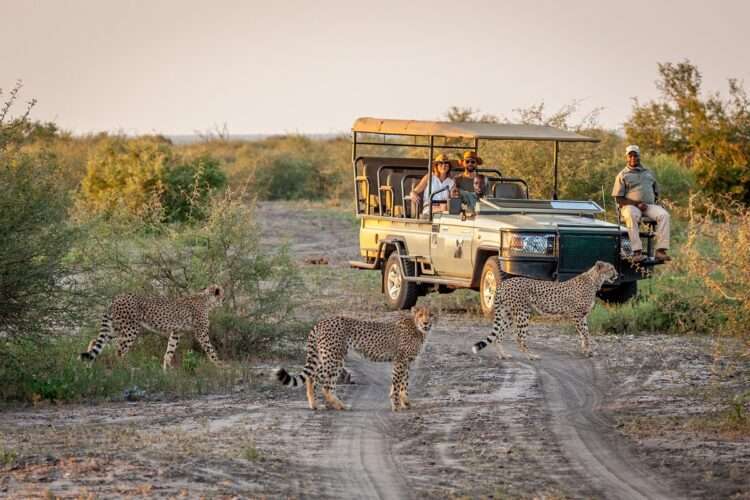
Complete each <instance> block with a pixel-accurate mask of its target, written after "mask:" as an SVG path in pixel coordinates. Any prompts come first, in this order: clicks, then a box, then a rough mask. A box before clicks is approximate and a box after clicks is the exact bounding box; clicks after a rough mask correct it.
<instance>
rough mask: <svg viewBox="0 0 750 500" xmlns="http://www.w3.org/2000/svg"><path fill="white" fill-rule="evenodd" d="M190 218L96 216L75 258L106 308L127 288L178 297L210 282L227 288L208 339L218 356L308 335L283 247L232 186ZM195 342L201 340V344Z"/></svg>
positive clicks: (254, 352) (270, 347) (290, 263)
mask: <svg viewBox="0 0 750 500" xmlns="http://www.w3.org/2000/svg"><path fill="white" fill-rule="evenodd" d="M208 207H209V208H208V209H207V218H206V219H205V220H203V221H197V222H196V223H194V224H190V225H179V224H168V223H165V222H162V221H159V220H155V219H153V218H147V219H146V220H142V219H137V218H133V217H125V218H118V217H110V218H108V219H106V220H105V219H101V218H100V219H95V220H93V221H91V222H90V223H89V230H88V231H89V235H90V238H89V239H87V240H86V241H84V242H81V244H80V245H79V246H77V247H76V249H75V252H74V256H73V258H75V259H76V260H78V261H79V262H81V265H82V266H83V268H84V269H85V270H86V272H87V274H88V275H89V276H91V279H90V280H89V281H88V287H89V288H88V290H87V293H88V294H90V295H91V296H94V297H99V298H100V300H101V307H105V306H106V304H107V302H108V301H109V300H110V298H111V297H112V296H113V295H114V294H116V293H119V292H122V291H126V290H127V291H140V292H141V293H144V294H149V295H169V296H181V295H186V294H190V293H195V291H196V290H199V289H202V288H204V287H206V286H207V285H209V284H211V283H218V284H221V285H223V286H224V287H225V289H226V298H225V305H224V307H223V308H221V309H220V310H218V311H215V312H214V314H213V316H212V322H211V332H210V335H211V338H212V341H213V342H214V345H215V346H216V347H217V349H218V351H219V354H220V356H223V357H243V356H255V355H258V354H262V353H264V352H267V351H268V350H275V349H277V348H278V349H285V348H286V347H287V343H288V340H289V339H290V338H293V339H297V338H299V337H300V336H301V335H302V334H303V330H302V329H301V327H300V325H298V324H297V323H296V321H295V320H294V316H293V311H294V308H295V306H296V304H297V301H298V300H299V297H301V296H302V294H301V293H300V289H301V287H302V286H303V284H302V283H301V281H300V278H299V272H298V270H297V268H296V266H295V265H294V262H293V261H292V259H291V258H290V257H289V255H288V253H287V252H286V249H285V248H278V249H274V250H270V249H265V248H263V247H262V245H261V241H260V238H259V233H258V229H257V227H256V225H255V224H254V222H253V213H252V210H251V209H250V208H249V207H247V206H246V205H244V204H243V203H241V202H239V201H236V200H234V199H232V196H231V193H227V194H226V195H225V196H223V197H220V198H214V199H213V201H212V202H211V203H209V205H208ZM196 348H197V347H196Z"/></svg>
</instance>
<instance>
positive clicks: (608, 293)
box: [596, 281, 638, 304]
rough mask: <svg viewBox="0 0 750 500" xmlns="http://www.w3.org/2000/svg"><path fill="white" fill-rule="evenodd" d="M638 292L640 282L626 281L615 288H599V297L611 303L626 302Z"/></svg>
mask: <svg viewBox="0 0 750 500" xmlns="http://www.w3.org/2000/svg"><path fill="white" fill-rule="evenodd" d="M637 294H638V282H637V281H626V282H624V283H620V284H619V285H618V286H616V287H615V288H610V289H608V290H599V291H598V292H597V294H596V295H597V297H599V298H600V299H602V300H603V301H604V302H607V303H609V304H624V303H625V302H627V301H628V300H630V299H632V298H633V297H635V296H636V295H637Z"/></svg>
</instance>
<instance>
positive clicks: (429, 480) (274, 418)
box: [0, 204, 750, 499]
mask: <svg viewBox="0 0 750 500" xmlns="http://www.w3.org/2000/svg"><path fill="white" fill-rule="evenodd" d="M292 212H294V214H293V215H294V216H292ZM259 213H260V215H261V219H263V220H264V226H263V227H264V231H265V232H266V233H267V234H269V240H273V239H274V238H276V239H277V241H276V242H275V243H274V244H277V243H279V242H282V240H283V238H282V237H281V236H280V235H284V234H286V235H293V237H288V238H287V239H286V240H287V241H288V242H289V243H290V245H291V249H292V251H293V252H295V255H298V258H299V259H300V261H301V262H303V259H304V258H306V257H308V256H313V257H315V256H321V255H323V256H326V257H327V258H328V259H329V265H327V266H317V267H314V268H311V272H312V271H314V272H313V273H312V274H310V276H314V279H312V280H311V281H310V282H309V283H308V286H311V285H315V286H319V287H320V288H317V289H316V291H317V294H316V299H315V302H313V301H312V299H311V301H310V303H312V304H314V307H311V310H312V309H315V310H316V311H317V314H319V315H324V314H327V313H329V312H332V311H341V312H346V311H363V310H366V311H368V312H369V314H370V315H371V316H375V317H386V316H387V315H389V314H394V313H388V312H387V311H386V310H385V308H384V307H383V304H382V300H381V299H380V296H379V294H378V290H377V289H374V290H372V289H370V288H376V287H373V286H372V285H373V283H376V281H374V282H368V281H366V280H365V281H362V278H361V276H363V275H362V274H356V273H357V272H355V271H350V270H349V269H348V268H347V267H346V261H347V260H348V259H350V258H355V257H356V249H357V247H356V228H355V227H353V224H352V221H351V220H350V219H347V217H345V216H341V214H340V213H334V214H333V215H326V214H329V212H328V211H326V210H325V209H321V208H316V207H303V208H299V207H294V206H289V205H284V204H269V205H264V206H261V207H260V208H259ZM332 246H333V247H334V248H332ZM352 273H355V274H352ZM367 287H370V288H367ZM428 301H432V302H431V303H432V305H433V306H435V307H436V308H441V307H442V309H440V311H441V312H440V319H439V322H438V323H437V325H436V326H435V330H434V331H433V332H432V334H431V335H430V337H429V339H428V342H427V344H426V346H425V349H424V352H423V353H422V355H421V356H420V357H419V358H418V360H417V361H416V362H415V365H414V366H413V367H412V371H411V377H410V397H411V399H412V402H413V406H414V407H413V408H412V409H410V410H408V411H403V412H397V413H394V412H391V411H390V404H389V400H388V388H389V383H390V367H389V365H387V364H377V363H370V362H367V361H363V360H362V359H360V358H359V357H358V356H356V355H352V356H350V359H349V360H348V361H347V367H348V368H349V369H350V371H351V372H352V373H353V378H354V382H355V383H354V384H352V385H342V386H339V389H338V392H339V395H340V396H341V398H342V399H343V400H344V401H345V402H346V403H347V404H348V405H349V406H350V407H351V409H350V410H348V411H345V412H335V411H332V410H325V409H322V410H319V411H315V412H313V411H310V410H309V409H307V404H306V400H305V395H304V391H302V390H293V389H287V388H285V387H281V386H280V385H278V384H276V383H275V382H274V381H273V380H272V376H271V375H272V373H273V368H274V365H275V363H273V364H272V363H267V364H263V365H260V364H259V365H257V366H255V367H254V373H255V376H254V377H253V378H252V380H251V381H250V382H249V383H245V384H242V385H240V386H238V387H236V388H235V389H234V390H233V391H232V392H231V393H229V394H217V395H212V396H204V397H200V398H193V399H170V398H169V397H163V396H154V397H147V398H146V399H145V400H144V401H138V402H125V401H110V402H100V403H96V404H94V403H87V404H67V405H60V406H56V405H40V406H34V407H10V408H4V409H3V410H2V413H0V452H1V453H0V457H2V456H6V457H7V456H10V455H12V456H13V460H7V459H6V460H5V462H6V463H5V465H3V464H2V463H0V497H3V498H48V497H52V498H54V497H61V498H80V497H83V498H88V497H89V496H93V497H95V498H118V497H131V498H149V497H187V498H201V497H205V498H259V497H262V498H399V499H401V498H446V497H448V498H462V497H467V498H490V497H493V498H750V487H749V485H750V481H749V480H748V477H750V446H749V444H750V443H748V441H747V439H746V438H745V437H743V436H734V437H731V436H730V437H727V436H722V435H718V434H715V433H713V434H712V433H708V432H703V431H699V430H695V429H693V428H691V427H687V424H685V423H684V422H686V420H684V419H685V418H686V416H692V415H703V414H707V413H710V412H711V411H712V407H711V404H712V403H711V402H710V401H708V400H706V398H705V397H704V396H703V395H702V394H703V392H701V391H702V389H703V388H705V387H710V386H711V384H713V383H714V382H713V379H712V376H713V375H712V374H713V373H715V372H716V364H715V362H714V361H713V358H712V355H711V353H710V351H711V349H710V345H708V344H707V343H706V342H704V341H702V340H700V339H683V338H670V337H665V336H661V335H643V336H625V335H622V336H606V337H603V336H597V337H595V338H594V339H593V342H594V348H595V351H596V356H595V357H594V358H592V359H588V358H583V357H582V356H580V354H579V353H578V352H577V342H576V340H575V338H574V337H573V336H572V335H571V334H570V333H569V330H566V329H565V328H563V327H561V326H560V325H556V324H544V323H537V324H534V325H532V328H531V335H530V339H529V345H530V347H531V349H532V350H534V351H535V352H536V353H538V354H540V355H541V359H540V360H538V361H533V362H529V361H527V360H525V359H524V358H522V357H521V356H520V355H519V353H518V351H517V350H516V349H515V345H514V344H513V343H512V341H510V340H509V339H506V349H508V350H510V352H512V353H513V354H514V355H515V356H514V359H513V360H506V361H500V360H498V359H497V357H496V355H495V353H494V349H492V348H490V349H486V350H484V351H482V352H481V353H480V354H478V355H475V354H472V352H471V345H472V344H473V343H474V342H475V341H477V340H479V339H481V338H483V337H484V336H486V335H487V333H488V332H489V321H487V320H485V319H483V318H479V317H477V316H474V315H470V314H466V313H465V312H461V311H456V310H455V309H456V308H455V307H454V305H449V306H448V307H443V306H441V302H440V301H439V300H437V299H435V298H434V296H433V297H431V298H429V299H428ZM443 305H444V304H443ZM306 314H313V312H310V311H308V312H306ZM285 364H287V365H288V368H289V369H290V370H291V371H297V370H299V369H300V368H301V364H302V359H301V358H300V359H294V360H287V361H286V362H285ZM729 368H730V367H724V370H725V371H727V370H729ZM735 368H736V370H735V372H733V373H736V375H733V378H731V379H730V380H733V382H731V383H734V384H736V385H740V386H743V385H744V386H746V387H747V386H750V384H748V380H747V373H748V370H747V368H748V367H747V365H742V366H739V368H737V367H735Z"/></svg>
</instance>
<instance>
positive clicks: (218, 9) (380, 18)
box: [0, 0, 750, 134]
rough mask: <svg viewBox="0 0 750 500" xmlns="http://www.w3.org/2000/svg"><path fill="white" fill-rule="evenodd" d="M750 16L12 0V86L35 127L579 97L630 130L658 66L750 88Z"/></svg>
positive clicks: (424, 110) (149, 128)
mask: <svg viewBox="0 0 750 500" xmlns="http://www.w3.org/2000/svg"><path fill="white" fill-rule="evenodd" d="M749 21H750V1H747V0H737V1H713V2H709V1H692V0H690V1H684V0H683V1H659V0H631V1H619V2H614V1H608V0H581V1H576V0H570V1H567V2H563V1H559V0H557V1H552V0H543V1H534V0H516V1H502V0H496V1H461V2H446V1H439V0H433V1H400V2H391V1H387V0H380V1H376V2H361V1H357V0H347V1H335V2H334V1H324V0H320V1H299V2H291V1H283V0H277V1H270V0H267V1H263V2H255V1H251V0H248V1H219V0H214V1H210V2H209V1H196V0H181V1H153V2H147V1H145V0H144V1H117V2H115V1H102V0H96V1H53V0H49V1H31V0H0V88H3V89H4V90H7V89H9V88H10V87H12V85H13V84H14V82H15V81H16V79H19V78H20V79H22V80H23V81H24V84H25V87H24V91H23V97H24V98H25V99H29V98H31V97H35V98H36V99H38V101H39V103H38V105H37V107H36V108H35V111H34V113H33V117H34V118H35V119H39V120H54V121H55V122H56V123H57V124H58V125H60V126H62V127H63V128H65V129H68V130H72V131H74V132H76V133H88V132H97V131H102V130H106V131H122V132H126V133H129V134H136V133H152V132H158V133H163V134H190V133H194V132H196V131H201V132H204V131H207V130H210V129H213V128H214V127H217V126H219V127H221V126H223V125H224V124H226V127H227V129H228V130H229V132H230V133H233V134H246V133H284V132H299V133H334V132H347V131H348V130H349V129H350V127H351V124H352V123H353V121H354V119H355V118H356V117H358V116H377V117H384V118H412V119H424V120H432V119H439V118H440V117H441V116H442V115H443V114H444V113H445V111H446V110H447V109H448V107H449V106H452V105H456V106H469V107H472V108H478V109H480V110H481V111H482V112H484V113H491V114H497V115H500V116H503V117H511V116H512V112H513V109H516V108H525V107H528V106H531V105H533V104H537V103H539V102H541V101H544V102H545V103H546V107H547V108H548V109H549V110H550V111H554V110H557V109H559V108H560V107H561V106H563V105H565V104H568V103H570V102H572V101H573V100H582V105H581V109H582V110H583V111H589V110H591V109H593V108H598V107H603V108H604V110H603V112H602V113H601V115H600V122H601V123H602V125H604V126H606V127H611V128H617V127H620V126H621V125H622V123H623V121H624V120H625V119H626V118H627V116H628V115H629V113H630V111H631V108H632V100H631V98H632V97H636V96H637V97H639V98H640V99H641V100H642V101H645V100H648V99H650V98H653V97H655V96H656V95H657V91H656V89H655V86H654V82H655V80H656V79H657V76H658V75H657V62H667V61H670V62H679V61H682V60H684V59H686V58H687V59H690V61H691V62H693V63H694V64H696V65H697V66H698V68H699V69H700V71H701V72H702V74H703V82H704V89H705V90H708V91H721V92H722V93H724V94H726V90H727V78H729V77H735V78H739V79H740V80H744V81H745V83H746V88H747V87H750V57H748V50H750V29H748V22H749ZM749 90H750V89H749Z"/></svg>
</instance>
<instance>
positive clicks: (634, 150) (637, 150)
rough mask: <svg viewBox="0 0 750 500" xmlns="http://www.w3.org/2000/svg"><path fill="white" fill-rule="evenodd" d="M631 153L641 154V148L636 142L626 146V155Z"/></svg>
mask: <svg viewBox="0 0 750 500" xmlns="http://www.w3.org/2000/svg"><path fill="white" fill-rule="evenodd" d="M630 153H635V154H637V155H638V156H641V148H639V147H638V146H636V145H635V144H631V145H630V146H628V147H626V148H625V156H628V155H629V154H630Z"/></svg>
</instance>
